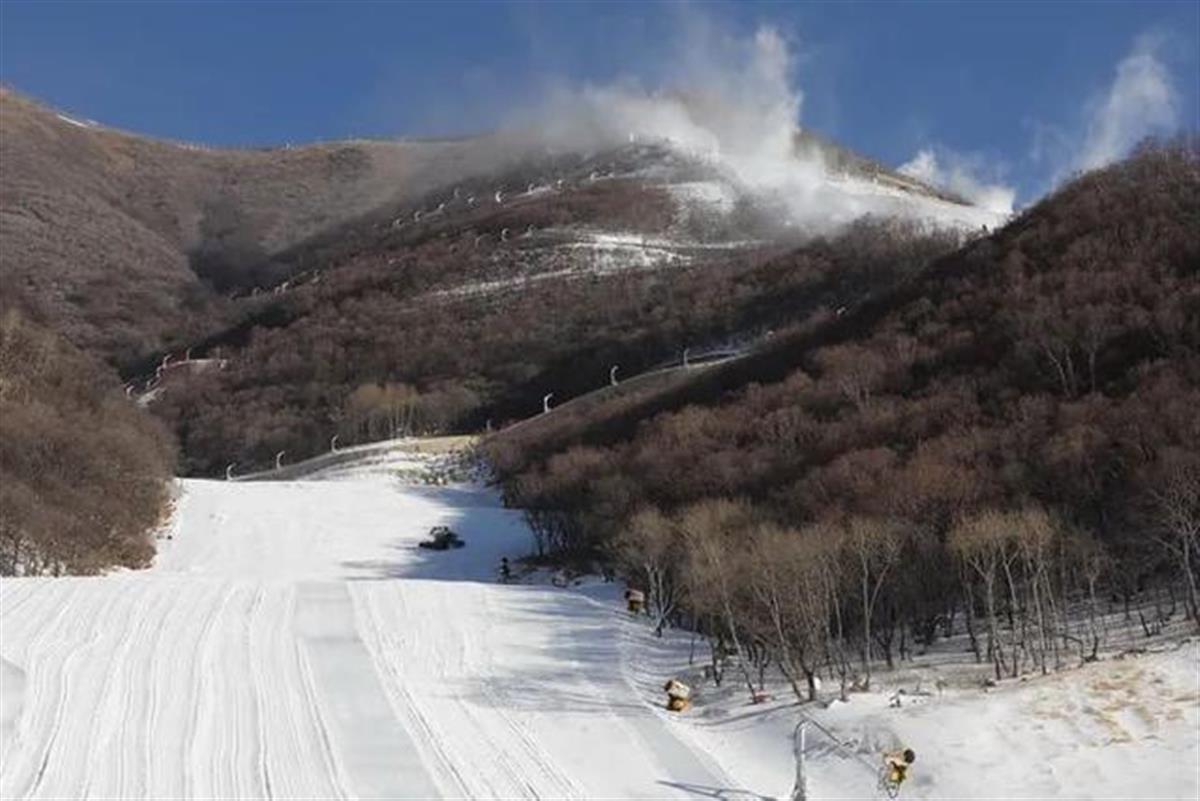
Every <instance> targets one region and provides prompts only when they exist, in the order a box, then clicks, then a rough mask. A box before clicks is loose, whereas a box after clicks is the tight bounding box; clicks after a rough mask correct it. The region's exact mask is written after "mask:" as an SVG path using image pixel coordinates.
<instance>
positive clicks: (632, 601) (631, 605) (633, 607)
mask: <svg viewBox="0 0 1200 801" xmlns="http://www.w3.org/2000/svg"><path fill="white" fill-rule="evenodd" d="M625 605H626V607H627V608H628V609H629V614H631V615H640V614H641V613H642V610H644V609H645V608H646V594H645V593H644V592H642V591H641V590H625Z"/></svg>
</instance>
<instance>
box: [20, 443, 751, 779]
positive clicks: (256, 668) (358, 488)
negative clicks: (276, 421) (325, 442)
mask: <svg viewBox="0 0 1200 801" xmlns="http://www.w3.org/2000/svg"><path fill="white" fill-rule="evenodd" d="M404 458H410V457H404ZM326 477H327V478H330V479H334V478H336V479H337V480H307V481H292V482H255V483H237V482H211V481H184V482H182V495H181V499H180V503H179V508H178V510H177V514H176V518H175V521H174V524H173V537H172V539H170V540H165V539H164V540H161V541H160V553H159V557H158V560H157V563H156V565H155V567H154V568H153V569H151V570H147V571H142V572H124V573H116V574H113V575H110V576H105V577H97V578H63V579H44V578H36V579H35V578H29V579H5V580H4V581H3V582H0V668H2V670H0V684H2V686H0V759H2V760H3V762H2V764H0V797H3V798H123V799H125V798H341V797H348V798H354V797H361V798H429V797H453V798H460V797H472V798H474V797H479V798H492V797H505V798H598V797H609V798H612V797H621V798H630V797H643V798H646V797H655V798H659V797H681V796H682V797H687V796H689V795H694V794H693V793H689V792H688V791H687V790H686V788H704V789H705V792H706V793H711V792H713V791H718V790H722V789H725V788H731V787H732V786H733V785H732V784H731V783H730V782H729V780H728V779H727V778H726V777H725V775H724V774H723V773H722V772H721V771H720V769H719V768H717V767H716V766H715V762H714V761H713V760H712V759H710V758H709V757H708V756H707V755H706V754H704V753H703V752H701V751H699V750H697V749H696V747H695V745H694V744H693V743H692V742H690V741H688V740H685V739H684V738H686V737H687V736H688V735H687V733H686V731H683V730H682V729H679V728H678V727H674V726H671V725H669V724H668V723H667V722H666V721H665V720H664V719H663V717H662V714H661V713H659V712H656V711H655V710H653V709H651V708H650V707H648V706H647V705H646V704H645V702H644V701H643V700H642V699H641V697H640V696H639V694H638V692H637V691H636V690H635V688H634V687H632V686H631V685H630V684H629V682H628V681H627V680H626V679H625V678H624V676H625V675H626V674H625V672H624V671H622V669H621V665H620V660H621V655H620V647H619V646H620V631H621V626H622V625H623V624H622V621H621V619H620V615H619V613H618V612H617V610H616V609H614V608H612V607H609V606H604V605H601V604H597V603H595V602H594V601H591V600H589V599H588V598H585V597H583V596H581V595H579V594H577V593H574V592H572V591H569V590H560V589H551V588H546V587H542V586H523V585H500V584H498V583H496V582H495V580H494V578H493V576H494V572H495V568H496V565H497V563H498V561H499V558H500V556H502V555H509V556H510V557H515V556H519V555H522V554H524V553H525V552H527V550H528V547H529V535H528V532H527V530H526V529H525V527H524V525H523V523H522V522H521V519H520V515H519V513H517V512H514V511H511V510H506V509H503V508H501V507H500V506H499V504H498V503H497V501H496V499H495V498H494V497H493V496H492V495H491V494H490V493H487V492H485V491H482V490H479V489H474V488H470V487H458V488H453V487H452V488H437V489H433V488H424V487H412V486H407V487H406V486H402V485H400V484H399V483H398V482H397V481H396V479H395V477H394V474H393V475H389V473H388V470H387V465H386V464H382V465H381V464H380V461H379V460H378V458H376V459H374V460H373V461H372V462H371V464H370V466H367V465H364V468H363V469H362V470H360V471H355V470H354V469H353V468H350V469H347V467H346V466H344V465H343V466H339V468H338V469H337V471H336V472H333V471H331V472H330V473H329V474H328V475H327V476H326ZM313 478H314V479H320V478H321V476H320V475H317V476H314V477H313ZM437 524H447V525H450V526H452V527H454V528H455V530H457V531H458V532H460V533H461V534H462V535H463V537H464V538H465V539H466V540H467V542H468V546H467V547H466V548H464V549H462V550H459V551H453V552H446V553H429V552H425V551H422V550H419V549H417V548H416V543H417V542H418V541H419V540H421V539H422V538H424V536H425V534H426V533H427V532H428V530H429V528H430V527H431V526H433V525H437Z"/></svg>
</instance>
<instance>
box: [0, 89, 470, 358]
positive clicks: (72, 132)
mask: <svg viewBox="0 0 1200 801" xmlns="http://www.w3.org/2000/svg"><path fill="white" fill-rule="evenodd" d="M461 150H462V145H461V144H457V143H453V142H413V143H405V142H363V141H357V142H337V143H330V144H318V145H311V146H306V147H297V148H291V147H278V148H267V149H260V150H241V151H238V150H213V149H208V148H203V147H200V146H196V145H189V144H185V143H178V142H169V141H162V140H153V139H148V138H146V137H141V136H136V135H132V134H129V133H125V132H122V131H117V130H113V129H110V128H106V127H103V126H101V125H98V124H96V123H91V122H82V121H79V120H76V119H73V118H71V117H69V116H68V115H66V114H59V113H55V112H54V111H52V110H50V109H48V108H45V107H44V106H41V105H39V104H37V103H35V102H33V101H31V100H29V99H27V98H24V97H22V96H20V95H19V94H17V93H15V92H13V91H11V90H9V89H7V88H0V164H2V165H3V167H2V169H3V182H2V184H0V238H2V239H3V241H4V251H5V258H4V260H3V279H4V280H3V291H4V297H5V298H6V302H7V303H9V304H13V303H16V304H19V305H21V306H23V307H24V308H25V309H26V310H27V311H29V312H31V313H32V314H34V315H35V316H36V317H37V318H38V319H41V320H42V321H44V322H45V323H46V324H48V325H50V326H51V327H53V328H55V329H56V330H59V331H61V332H63V333H65V334H66V335H67V336H68V337H69V338H70V339H71V340H72V341H73V342H74V343H75V344H77V345H79V346H80V347H83V348H85V349H87V350H89V351H91V352H94V353H98V354H100V355H102V356H104V357H106V358H108V359H109V360H110V361H112V362H114V363H116V364H119V365H123V366H124V365H128V364H130V363H132V362H133V361H135V360H136V359H138V358H139V357H145V356H146V355H148V354H152V353H154V352H156V351H159V350H161V349H162V348H163V347H164V345H165V346H173V345H174V344H176V343H183V342H187V341H189V340H190V339H192V338H195V337H197V336H200V335H201V334H202V333H203V332H205V331H207V330H210V329H211V328H212V326H213V325H214V323H219V322H220V321H222V320H228V319H231V317H232V316H233V315H234V314H235V311H234V310H233V309H231V307H230V304H229V303H228V302H227V300H226V299H225V298H224V297H223V296H224V295H226V294H228V293H229V292H230V291H238V290H249V289H250V288H251V287H253V286H255V285H257V284H259V283H264V282H269V281H271V280H272V279H273V277H274V273H273V272H272V270H271V268H270V266H269V261H270V257H271V256H273V255H274V254H276V253H278V252H280V251H283V250H285V249H287V248H289V247H292V246H294V245H296V244H297V243H298V242H301V241H304V240H305V239H308V238H310V237H312V236H314V235H316V234H317V233H319V232H322V231H325V230H328V229H330V228H333V227H336V226H337V225H340V224H342V223H344V222H345V221H347V220H349V219H353V218H355V217H357V216H359V215H361V214H364V213H366V212H368V211H370V210H372V209H375V208H377V207H378V206H380V205H382V204H384V203H386V202H390V201H393V200H395V199H396V198H401V197H404V196H406V195H408V194H412V193H418V192H421V191H424V190H425V189H427V188H428V187H429V186H430V185H431V183H433V182H434V181H441V180H446V179H447V177H448V176H453V175H454V174H455V172H456V171H457V170H462V169H473V168H474V167H473V166H472V162H471V158H470V157H465V156H463V155H462V154H461V153H460V152H459V151H461ZM475 150H480V148H475ZM483 150H486V148H484V149H483Z"/></svg>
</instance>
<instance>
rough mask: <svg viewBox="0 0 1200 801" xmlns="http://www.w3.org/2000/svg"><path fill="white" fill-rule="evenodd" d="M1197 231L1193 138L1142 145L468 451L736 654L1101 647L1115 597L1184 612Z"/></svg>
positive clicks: (796, 657)
mask: <svg viewBox="0 0 1200 801" xmlns="http://www.w3.org/2000/svg"><path fill="white" fill-rule="evenodd" d="M1198 231H1200V150H1198V148H1197V145H1196V143H1195V142H1194V141H1191V140H1185V141H1181V142H1173V143H1169V144H1165V145H1158V146H1152V147H1146V148H1144V149H1143V150H1142V151H1140V152H1139V153H1138V154H1137V155H1136V156H1135V157H1133V158H1132V159H1130V160H1129V161H1127V162H1125V163H1122V164H1119V165H1115V166H1113V167H1111V168H1108V169H1106V170H1104V171H1101V172H1098V173H1094V174H1089V175H1086V176H1083V177H1082V178H1080V179H1078V180H1076V181H1075V182H1073V183H1072V184H1070V185H1068V186H1066V187H1065V188H1063V189H1062V190H1061V191H1059V192H1058V193H1056V194H1055V195H1054V196H1053V197H1051V198H1048V199H1047V200H1045V201H1043V202H1042V203H1040V204H1039V205H1038V206H1037V207H1035V208H1033V209H1031V210H1029V211H1027V212H1026V213H1024V214H1023V215H1022V216H1021V217H1020V218H1019V219H1017V220H1016V221H1014V222H1013V223H1012V224H1010V225H1009V226H1007V227H1006V228H1005V229H1003V230H1001V231H999V232H997V233H996V234H995V235H994V236H992V237H989V238H988V239H986V240H982V241H978V242H975V243H972V244H970V245H969V246H967V247H965V248H964V249H962V250H961V251H959V252H957V253H954V254H952V255H950V256H946V257H942V258H939V259H935V260H933V262H932V263H931V264H930V265H929V266H928V268H927V269H926V270H925V271H924V272H922V273H920V274H919V275H917V276H915V277H912V278H911V280H905V281H900V282H893V284H892V289H891V290H890V291H888V292H885V293H883V295H882V296H879V297H876V298H874V299H867V300H866V301H864V302H863V303H861V304H859V306H857V307H852V308H850V309H848V310H847V311H846V312H845V313H844V314H843V315H842V316H830V317H828V318H817V319H814V320H812V321H810V322H811V323H812V324H811V325H810V326H809V327H808V328H805V329H804V330H802V331H801V332H800V334H799V335H797V336H795V337H793V338H790V339H788V340H787V341H786V342H784V343H783V344H781V345H780V346H778V347H774V348H771V349H767V350H766V351H764V355H763V356H761V357H758V358H757V360H755V359H754V358H751V359H749V360H746V363H747V364H750V365H753V366H754V367H755V369H757V370H759V374H760V375H761V376H765V377H766V378H760V379H758V380H755V379H754V378H753V377H747V376H746V375H745V373H746V369H745V367H744V365H736V364H735V365H731V366H730V367H729V368H714V370H712V371H710V372H707V373H705V374H704V375H703V376H702V377H699V378H698V379H697V380H696V381H694V382H693V384H692V386H693V388H694V389H695V392H694V393H693V395H692V397H693V400H692V401H691V402H689V401H688V391H687V387H684V388H683V389H680V388H679V387H677V386H674V387H669V388H667V389H665V390H664V391H663V392H662V393H661V396H660V398H659V399H658V400H655V399H654V398H653V397H652V398H651V399H650V401H646V400H645V399H639V400H638V401H637V402H636V403H633V404H632V405H631V402H630V401H629V399H623V398H618V399H616V400H615V401H614V402H613V405H612V408H611V409H609V408H606V407H604V406H599V407H593V408H590V409H588V410H585V411H583V412H581V413H580V414H578V415H575V416H574V417H575V418H576V419H573V420H570V421H569V422H567V423H564V424H563V425H561V426H552V425H551V426H548V427H542V426H538V425H531V426H528V427H523V428H521V429H516V430H514V431H513V432H512V433H511V434H508V435H504V434H501V435H498V436H496V437H494V438H492V439H491V440H490V441H489V442H488V443H487V449H488V453H489V455H490V458H491V461H492V463H493V465H494V466H495V467H496V469H497V470H498V472H499V474H500V476H501V477H502V480H503V484H504V489H505V493H506V497H507V500H508V502H509V503H510V504H512V505H514V506H520V507H523V508H525V509H527V510H528V517H529V520H530V523H531V525H532V527H533V529H534V531H535V532H536V538H537V545H538V547H539V549H541V550H542V551H543V552H545V553H546V554H550V555H554V556H556V557H558V558H561V559H568V560H570V559H579V560H590V559H595V558H598V557H599V558H612V557H616V558H617V559H619V560H620V562H621V564H622V565H623V566H624V568H625V569H626V571H627V572H628V573H629V575H630V577H631V579H632V580H633V581H635V582H636V583H637V584H639V585H643V586H645V587H646V589H647V590H648V593H649V596H650V603H651V607H652V608H653V609H654V610H655V614H656V616H657V617H659V618H660V620H661V621H672V622H687V623H689V624H692V625H696V626H698V627H699V628H701V629H702V630H703V631H705V632H707V633H709V634H710V635H711V637H710V639H711V641H712V643H713V645H714V651H713V653H714V655H719V654H720V653H724V652H725V650H726V649H731V650H732V651H733V652H736V653H740V654H741V655H742V656H743V657H744V658H743V659H742V660H740V662H739V663H740V664H741V665H743V667H744V669H745V670H746V674H745V675H744V678H746V679H747V681H749V679H750V673H751V672H752V671H751V670H750V667H751V666H753V665H754V664H760V665H761V664H766V663H767V662H769V663H771V664H774V665H777V666H779V668H780V669H782V670H783V671H784V672H785V673H786V674H787V675H788V676H789V678H791V679H793V681H794V682H795V683H796V684H795V686H797V688H798V690H799V689H802V688H803V687H804V686H805V685H806V683H809V686H811V682H812V681H813V678H814V676H815V675H816V674H817V672H823V673H826V675H829V674H830V673H832V674H835V675H836V676H837V677H839V678H840V679H841V681H842V682H843V684H846V683H853V682H854V681H858V682H865V681H869V677H870V669H871V664H872V661H873V660H878V659H884V660H886V661H887V662H888V663H892V662H893V661H894V660H896V659H902V658H906V657H908V656H910V655H911V654H912V653H914V649H923V648H926V647H928V646H930V645H932V644H933V642H934V641H935V640H937V639H939V638H941V637H946V636H952V635H954V634H960V633H963V632H964V631H965V634H966V636H967V637H968V638H969V642H970V647H971V649H972V651H973V652H974V654H975V656H976V658H977V659H979V660H980V661H987V662H990V663H991V664H992V665H993V666H994V671H995V675H996V676H1003V675H1015V674H1016V673H1019V672H1020V671H1022V670H1024V669H1028V668H1030V667H1033V668H1037V669H1052V668H1054V667H1056V666H1057V665H1059V664H1062V663H1063V662H1064V661H1065V660H1069V659H1079V658H1084V659H1088V658H1094V657H1095V656H1096V654H1097V651H1098V649H1099V648H1101V647H1103V642H1104V639H1105V633H1104V632H1105V626H1106V623H1105V622H1104V621H1105V619H1106V618H1105V616H1104V615H1103V614H1102V610H1106V609H1107V608H1108V604H1109V603H1111V602H1112V601H1113V600H1114V599H1115V600H1116V601H1117V602H1118V604H1119V605H1120V608H1121V609H1122V612H1123V613H1124V614H1127V615H1128V616H1129V617H1128V619H1129V620H1130V621H1131V622H1132V623H1133V624H1134V625H1139V626H1142V627H1144V630H1145V632H1146V633H1152V632H1153V631H1155V630H1157V629H1158V628H1160V627H1162V626H1163V625H1164V624H1165V622H1166V620H1167V619H1168V618H1169V617H1171V616H1172V615H1173V616H1174V619H1176V620H1177V619H1179V618H1180V617H1181V616H1183V615H1186V616H1189V617H1191V618H1193V619H1197V590H1196V574H1197V569H1198V568H1200V415H1197V414H1196V411H1195V410H1196V409H1197V408H1200V406H1198V404H1200V235H1198V234H1197V232H1198ZM722 374H724V376H725V378H724V379H722ZM733 376H736V377H739V378H740V379H743V380H742V383H741V384H740V386H738V387H736V388H733V389H730V390H728V391H724V392H721V393H714V392H713V389H714V388H716V387H720V386H722V381H723V380H725V381H728V378H729V377H733ZM760 382H761V383H760ZM638 408H641V409H643V410H653V412H654V414H653V416H647V417H644V418H642V420H641V423H640V425H636V426H633V425H630V420H629V414H630V412H631V409H632V410H634V411H636V410H637V409H638ZM543 437H545V438H546V439H543ZM547 442H549V443H551V445H550V447H548V446H547ZM1146 604H1152V605H1154V611H1153V612H1147V611H1144V609H1143V607H1144V606H1145V605H1146ZM764 660H765V661H764ZM714 668H717V665H716V664H714Z"/></svg>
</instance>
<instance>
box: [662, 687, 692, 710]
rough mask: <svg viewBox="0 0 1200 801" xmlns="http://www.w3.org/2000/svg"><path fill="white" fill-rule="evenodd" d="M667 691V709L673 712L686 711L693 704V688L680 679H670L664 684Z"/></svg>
mask: <svg viewBox="0 0 1200 801" xmlns="http://www.w3.org/2000/svg"><path fill="white" fill-rule="evenodd" d="M663 690H665V691H666V693H667V709H669V710H670V711H672V712H685V711H687V709H688V707H690V706H691V705H692V688H691V687H689V686H687V685H686V684H684V683H683V682H682V681H680V680H679V679H670V680H668V681H667V683H666V684H664V685H663Z"/></svg>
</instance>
